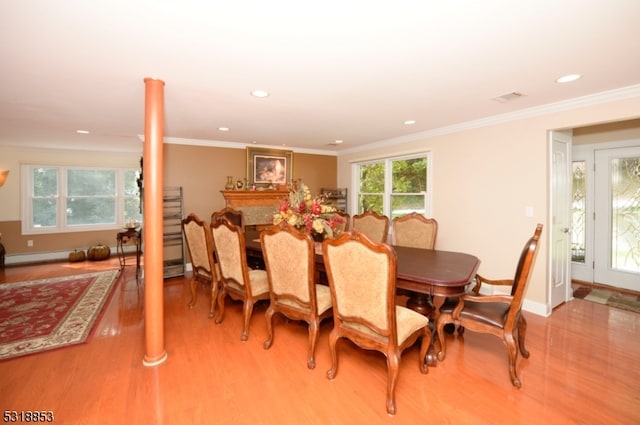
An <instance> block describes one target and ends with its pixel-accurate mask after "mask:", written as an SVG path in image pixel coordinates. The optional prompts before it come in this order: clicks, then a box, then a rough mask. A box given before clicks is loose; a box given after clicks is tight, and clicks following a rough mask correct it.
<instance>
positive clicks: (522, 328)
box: [518, 315, 529, 359]
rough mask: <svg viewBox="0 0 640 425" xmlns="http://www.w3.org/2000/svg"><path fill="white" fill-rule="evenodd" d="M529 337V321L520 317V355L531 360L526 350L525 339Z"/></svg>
mask: <svg viewBox="0 0 640 425" xmlns="http://www.w3.org/2000/svg"><path fill="white" fill-rule="evenodd" d="M525 336H527V320H526V319H525V318H524V316H522V315H520V317H519V318H518V348H519V349H520V354H522V357H524V358H525V359H528V358H529V352H528V351H527V349H526V348H524V338H525Z"/></svg>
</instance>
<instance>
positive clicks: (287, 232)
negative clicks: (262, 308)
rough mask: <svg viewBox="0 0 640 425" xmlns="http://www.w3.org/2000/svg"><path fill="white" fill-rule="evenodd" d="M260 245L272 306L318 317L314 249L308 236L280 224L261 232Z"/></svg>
mask: <svg viewBox="0 0 640 425" xmlns="http://www.w3.org/2000/svg"><path fill="white" fill-rule="evenodd" d="M260 244H261V245H262V255H263V258H264V262H265V266H266V270H267V278H268V281H269V290H270V296H271V302H272V303H282V304H287V305H290V306H293V307H298V308H301V307H302V308H304V309H305V310H310V311H313V312H316V313H317V308H316V299H315V281H314V278H315V248H314V242H313V239H312V238H311V236H310V235H308V234H307V233H302V232H300V231H299V230H298V229H296V228H295V227H292V226H289V225H285V224H283V225H282V226H274V227H272V228H269V229H266V230H263V231H262V232H261V233H260Z"/></svg>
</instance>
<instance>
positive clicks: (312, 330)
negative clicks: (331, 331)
mask: <svg viewBox="0 0 640 425" xmlns="http://www.w3.org/2000/svg"><path fill="white" fill-rule="evenodd" d="M319 328H320V323H319V321H318V320H317V319H316V320H313V319H312V320H311V321H309V353H308V354H307V367H308V368H309V369H314V368H315V367H316V343H317V341H318V330H319Z"/></svg>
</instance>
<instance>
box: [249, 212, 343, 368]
mask: <svg viewBox="0 0 640 425" xmlns="http://www.w3.org/2000/svg"><path fill="white" fill-rule="evenodd" d="M260 244H261V246H262V254H263V257H264V261H265V266H266V270H267V279H268V282H269V295H270V303H269V307H268V308H267V312H266V313H265V318H266V321H267V333H268V334H269V336H268V339H267V340H266V341H265V342H264V344H263V346H264V349H265V350H268V349H269V348H270V347H271V344H273V316H274V314H276V313H280V314H282V315H283V316H285V317H287V318H289V319H292V320H303V321H305V322H307V324H308V326H309V349H308V354H307V367H308V368H309V369H313V368H314V367H315V365H316V363H315V350H316V344H317V342H318V331H319V329H320V322H321V321H322V320H324V319H326V318H327V317H331V293H330V291H329V287H328V286H326V285H320V284H316V283H315V244H314V242H313V239H312V238H311V236H310V235H309V234H306V233H302V232H300V231H299V230H298V229H296V228H295V227H293V226H290V225H288V224H285V223H283V224H282V225H281V226H274V227H272V228H271V229H266V230H263V231H262V232H261V233H260Z"/></svg>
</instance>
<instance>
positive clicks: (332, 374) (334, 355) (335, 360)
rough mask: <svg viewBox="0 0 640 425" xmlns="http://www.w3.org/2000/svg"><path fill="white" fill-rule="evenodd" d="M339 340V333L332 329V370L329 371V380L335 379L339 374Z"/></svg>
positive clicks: (330, 349) (330, 340)
mask: <svg viewBox="0 0 640 425" xmlns="http://www.w3.org/2000/svg"><path fill="white" fill-rule="evenodd" d="M334 326H335V325H334ZM338 338H339V336H338V332H336V329H335V328H334V329H332V330H331V333H329V353H330V354H331V369H329V370H328V371H327V378H329V379H334V378H335V377H336V375H337V374H338V352H337V351H336V344H337V342H338Z"/></svg>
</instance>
